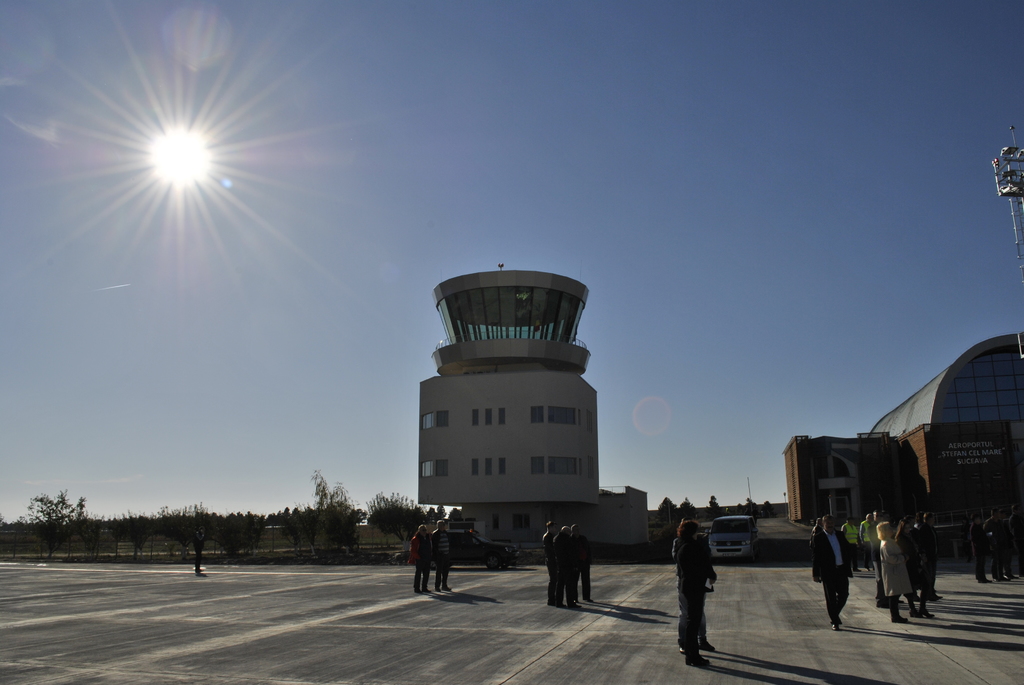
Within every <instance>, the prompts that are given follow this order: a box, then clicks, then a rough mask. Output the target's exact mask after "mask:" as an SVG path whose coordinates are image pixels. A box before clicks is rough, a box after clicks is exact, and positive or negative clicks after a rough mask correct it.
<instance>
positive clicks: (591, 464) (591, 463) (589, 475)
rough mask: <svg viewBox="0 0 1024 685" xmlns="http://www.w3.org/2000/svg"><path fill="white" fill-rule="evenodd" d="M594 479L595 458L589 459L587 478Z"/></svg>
mask: <svg viewBox="0 0 1024 685" xmlns="http://www.w3.org/2000/svg"><path fill="white" fill-rule="evenodd" d="M593 477H594V458H593V457H587V478H593Z"/></svg>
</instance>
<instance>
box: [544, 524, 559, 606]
mask: <svg viewBox="0 0 1024 685" xmlns="http://www.w3.org/2000/svg"><path fill="white" fill-rule="evenodd" d="M545 526H546V527H547V529H548V532H546V533H544V538H543V539H544V565H545V566H547V568H548V606H549V607H553V606H558V602H557V600H556V599H555V588H556V587H557V585H558V562H557V561H556V560H555V535H556V533H555V522H554V521H548V522H547V524H545Z"/></svg>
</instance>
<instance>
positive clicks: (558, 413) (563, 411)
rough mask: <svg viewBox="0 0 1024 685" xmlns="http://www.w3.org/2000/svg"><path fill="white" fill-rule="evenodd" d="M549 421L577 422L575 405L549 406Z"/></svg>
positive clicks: (571, 423)
mask: <svg viewBox="0 0 1024 685" xmlns="http://www.w3.org/2000/svg"><path fill="white" fill-rule="evenodd" d="M548 423H564V424H569V425H575V424H576V410H575V409H574V408H573V407H548Z"/></svg>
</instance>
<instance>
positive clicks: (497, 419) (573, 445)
mask: <svg viewBox="0 0 1024 685" xmlns="http://www.w3.org/2000/svg"><path fill="white" fill-rule="evenodd" d="M420 411H421V415H420V440H419V453H420V478H419V484H420V487H419V501H420V502H422V503H424V504H453V503H455V504H461V505H467V504H470V503H483V502H488V503H498V502H577V503H587V504H596V503H597V496H598V482H599V480H598V479H599V475H600V472H599V467H598V440H597V393H596V392H595V391H594V389H593V388H592V387H590V385H589V384H588V383H587V382H586V381H585V380H583V379H582V378H581V377H580V376H579V375H577V374H575V373H571V372H558V371H519V372H511V373H481V374H465V375H459V376H438V377H435V378H430V379H427V380H425V381H423V382H422V383H421V384H420ZM474 412H475V419H476V424H475V425H474ZM438 413H440V414H441V417H442V418H441V419H440V420H438ZM552 418H554V419H555V420H556V421H555V422H552V421H551V419H552ZM474 461H475V466H474ZM541 523H543V522H541Z"/></svg>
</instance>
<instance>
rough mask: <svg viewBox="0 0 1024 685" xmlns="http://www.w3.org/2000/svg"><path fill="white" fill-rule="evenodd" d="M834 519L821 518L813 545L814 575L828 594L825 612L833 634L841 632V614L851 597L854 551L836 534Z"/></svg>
mask: <svg viewBox="0 0 1024 685" xmlns="http://www.w3.org/2000/svg"><path fill="white" fill-rule="evenodd" d="M835 528H836V527H835V519H834V518H833V517H832V516H831V515H825V516H823V517H822V518H821V530H820V531H818V532H817V533H815V534H814V539H813V542H812V544H811V567H812V568H811V575H812V576H813V578H814V582H815V583H821V585H822V587H823V588H824V590H825V608H826V609H827V610H828V618H829V620H830V621H831V622H832V630H839V626H841V625H842V624H843V622H842V621H841V620H840V619H839V612H841V611H842V610H843V607H844V606H846V599H847V598H848V597H849V596H850V578H852V577H853V571H852V570H850V562H851V561H852V559H853V554H854V551H853V548H852V547H851V546H850V543H848V542H847V541H846V538H845V537H844V536H842V535H838V534H836V529H835Z"/></svg>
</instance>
